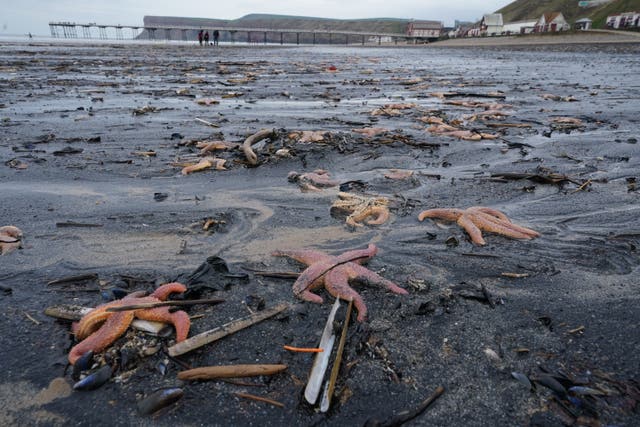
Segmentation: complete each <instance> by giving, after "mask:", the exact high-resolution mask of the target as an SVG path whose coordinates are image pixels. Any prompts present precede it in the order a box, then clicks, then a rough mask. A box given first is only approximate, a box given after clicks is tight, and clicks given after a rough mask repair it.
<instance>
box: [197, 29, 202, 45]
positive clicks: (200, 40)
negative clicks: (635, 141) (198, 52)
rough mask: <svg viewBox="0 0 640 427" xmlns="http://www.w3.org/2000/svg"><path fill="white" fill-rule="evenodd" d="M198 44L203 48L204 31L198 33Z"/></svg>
mask: <svg viewBox="0 0 640 427" xmlns="http://www.w3.org/2000/svg"><path fill="white" fill-rule="evenodd" d="M198 43H200V46H202V30H200V31H199V32H198Z"/></svg>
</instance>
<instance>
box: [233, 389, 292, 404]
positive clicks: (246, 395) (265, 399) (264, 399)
mask: <svg viewBox="0 0 640 427" xmlns="http://www.w3.org/2000/svg"><path fill="white" fill-rule="evenodd" d="M233 394H234V395H235V396H237V397H242V398H245V399H251V400H255V401H257V402H264V403H268V404H270V405H273V406H277V407H278V408H284V403H282V402H278V401H277V400H273V399H269V398H268V397H262V396H256V395H255V394H250V393H240V392H237V393H233Z"/></svg>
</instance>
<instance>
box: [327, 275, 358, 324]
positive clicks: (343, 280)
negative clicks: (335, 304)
mask: <svg viewBox="0 0 640 427" xmlns="http://www.w3.org/2000/svg"><path fill="white" fill-rule="evenodd" d="M363 268H364V267H363ZM350 275H355V274H354V273H353V271H352V270H351V269H350V268H349V267H347V266H340V267H337V268H336V269H334V270H333V271H331V272H329V273H328V274H327V278H326V279H325V288H326V289H327V292H329V293H330V294H331V295H333V296H334V297H336V298H342V299H344V300H347V301H351V300H353V305H354V306H355V307H356V310H358V322H364V321H365V319H366V318H367V306H366V305H365V303H364V300H363V299H362V297H361V296H360V294H358V293H357V292H356V291H355V290H353V288H352V287H351V286H349V276H350Z"/></svg>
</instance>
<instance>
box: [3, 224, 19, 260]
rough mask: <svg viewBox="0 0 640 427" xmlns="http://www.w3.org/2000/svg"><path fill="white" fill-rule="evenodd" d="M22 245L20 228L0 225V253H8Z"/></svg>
mask: <svg viewBox="0 0 640 427" xmlns="http://www.w3.org/2000/svg"><path fill="white" fill-rule="evenodd" d="M21 246H22V230H20V229H19V228H18V227H14V226H13V225H5V226H3V227H0V255H4V254H8V253H9V252H11V251H13V250H14V249H19V248H20V247H21Z"/></svg>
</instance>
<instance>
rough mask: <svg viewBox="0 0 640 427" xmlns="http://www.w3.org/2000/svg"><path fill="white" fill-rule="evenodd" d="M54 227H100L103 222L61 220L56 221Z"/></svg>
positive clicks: (102, 225)
mask: <svg viewBox="0 0 640 427" xmlns="http://www.w3.org/2000/svg"><path fill="white" fill-rule="evenodd" d="M56 227H58V228H71V227H78V228H100V227H104V224H96V223H91V222H77V221H62V222H56Z"/></svg>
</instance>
